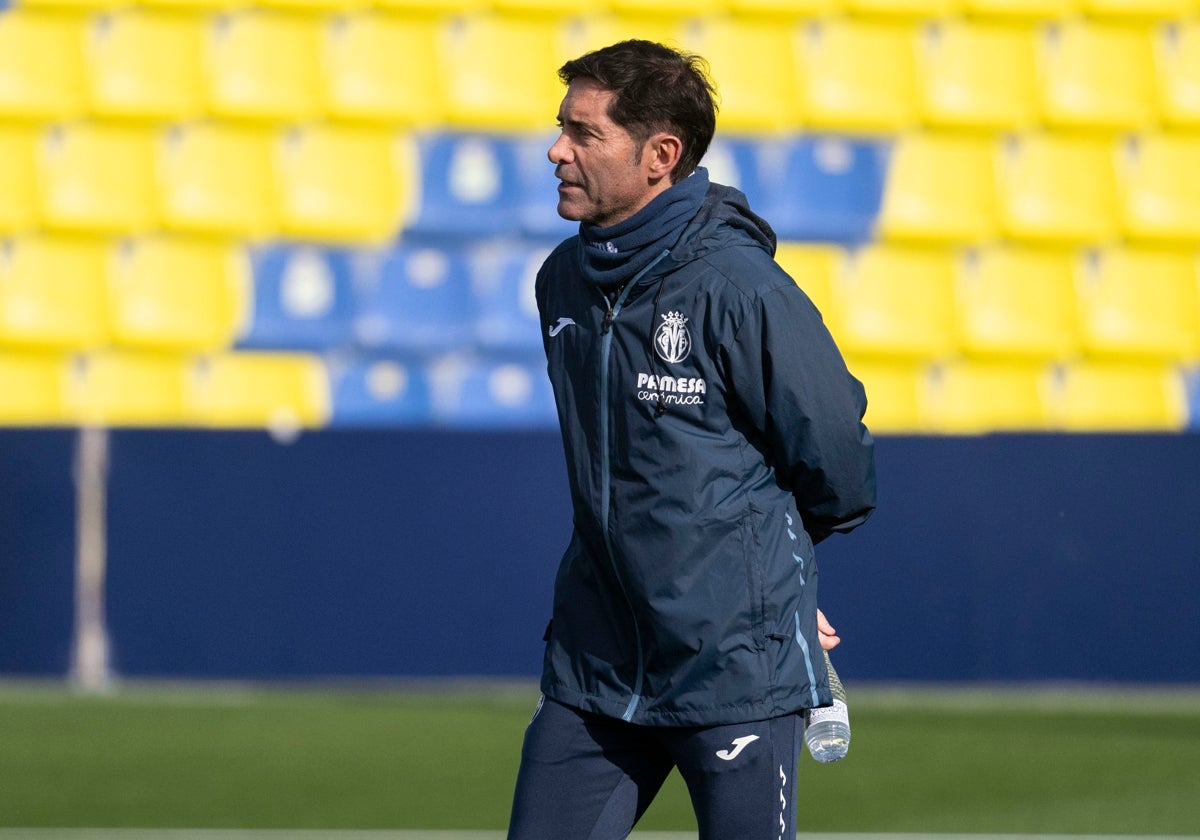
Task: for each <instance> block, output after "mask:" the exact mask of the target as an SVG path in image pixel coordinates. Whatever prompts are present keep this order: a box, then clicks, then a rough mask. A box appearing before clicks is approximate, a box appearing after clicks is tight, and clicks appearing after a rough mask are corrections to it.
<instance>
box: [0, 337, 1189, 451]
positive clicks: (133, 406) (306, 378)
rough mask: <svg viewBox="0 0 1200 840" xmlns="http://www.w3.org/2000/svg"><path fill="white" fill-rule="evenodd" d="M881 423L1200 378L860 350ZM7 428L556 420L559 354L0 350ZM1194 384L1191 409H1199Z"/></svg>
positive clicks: (1098, 401) (1007, 412)
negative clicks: (868, 355) (549, 358)
mask: <svg viewBox="0 0 1200 840" xmlns="http://www.w3.org/2000/svg"><path fill="white" fill-rule="evenodd" d="M847 361H848V364H849V365H850V369H851V370H852V372H853V373H854V374H855V375H856V376H858V377H859V378H860V379H861V380H862V381H863V383H864V385H865V387H866V389H867V393H868V395H869V400H870V405H869V407H868V410H867V422H868V424H869V425H870V427H871V428H872V429H873V430H874V431H875V432H877V433H881V434H891V433H933V434H978V433H982V432H988V431H1068V432H1081V431H1092V432H1096V431H1135V430H1136V431H1181V430H1183V429H1185V428H1188V426H1189V423H1190V425H1191V427H1192V428H1194V429H1197V430H1200V377H1198V376H1197V375H1196V374H1197V371H1195V370H1193V371H1191V373H1190V374H1189V373H1187V372H1186V371H1184V370H1182V369H1180V368H1178V367H1177V366H1174V365H1170V364H1156V363H1151V362H1141V363H1129V362H1095V361H1077V362H1073V363H1070V364H1066V365H1036V364H1023V363H1017V362H992V361H975V360H966V359H958V360H954V361H951V362H946V363H938V364H922V363H916V362H904V361H890V362H889V361H881V360H878V359H857V358H855V357H853V356H850V357H847ZM0 386H2V387H0V426H3V425H39V426H40V425H63V424H66V425H77V424H99V425H106V426H123V427H129V426H153V427H165V426H175V427H179V426H183V427H198V428H244V427H251V428H268V429H271V430H272V431H274V432H277V433H279V434H281V435H290V434H293V433H295V432H297V431H299V430H300V429H307V428H321V427H327V426H332V427H345V428H353V427H364V426H374V427H406V426H449V427H458V428H462V427H489V428H551V427H553V426H554V425H555V423H556V415H555V409H554V402H553V396H552V394H551V393H550V386H549V382H548V380H547V378H546V375H545V365H544V362H542V363H538V362H534V361H531V360H529V359H527V358H521V357H514V358H505V357H503V356H496V355H489V356H479V355H472V354H468V353H451V354H446V355H441V356H432V357H429V356H427V357H417V358H409V357H405V356H401V355H387V354H380V355H371V354H360V355H355V356H346V357H342V356H338V355H331V356H325V357H322V356H317V355H312V354H297V353H293V354H277V353H263V352H249V351H242V352H235V353H218V354H208V355H202V356H186V355H177V354H162V353H149V352H135V351H112V350H110V351H102V352H97V353H91V354H87V355H82V356H60V355H49V354H20V353H10V352H0ZM1189 389H1190V407H1189ZM1189 417H1190V420H1189Z"/></svg>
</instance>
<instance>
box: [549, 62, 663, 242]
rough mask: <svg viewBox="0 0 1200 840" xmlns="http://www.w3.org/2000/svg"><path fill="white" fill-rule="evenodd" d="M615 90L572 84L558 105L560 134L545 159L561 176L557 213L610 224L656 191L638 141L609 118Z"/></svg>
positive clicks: (590, 83)
mask: <svg viewBox="0 0 1200 840" xmlns="http://www.w3.org/2000/svg"><path fill="white" fill-rule="evenodd" d="M614 96H615V93H614V92H613V91H611V90H609V89H607V88H605V87H603V86H601V85H600V84H599V83H598V82H596V81H595V80H593V79H587V78H578V79H575V80H574V81H572V82H571V84H570V86H569V87H568V89H567V95H566V96H565V97H564V98H563V101H562V105H561V106H560V108H559V113H558V121H559V126H560V128H561V134H560V135H559V137H558V139H557V140H556V141H555V143H554V145H553V146H551V147H550V150H549V152H548V157H549V158H550V160H551V162H553V163H554V164H555V170H554V174H555V176H556V177H557V178H558V179H559V181H560V184H559V187H558V214H559V215H560V216H562V217H563V218H564V219H568V220H570V221H580V222H586V223H588V224H592V225H596V226H599V227H609V226H611V225H614V224H616V223H617V222H620V221H624V220H625V219H627V218H629V217H630V216H632V215H633V214H634V213H636V212H637V211H638V210H640V209H641V208H642V207H644V206H645V205H646V204H647V203H649V201H650V199H651V198H653V196H654V194H655V192H656V190H655V189H654V187H653V185H652V183H651V182H650V180H649V178H648V176H647V173H646V172H645V169H644V167H643V166H642V157H643V154H642V152H643V149H642V144H641V143H639V142H637V141H636V140H635V139H634V138H633V136H632V135H630V133H629V132H628V131H627V130H626V129H624V128H623V127H621V126H619V125H617V124H616V123H615V122H613V121H612V119H611V118H610V117H609V116H608V108H609V105H610V104H611V102H612V99H613V97H614Z"/></svg>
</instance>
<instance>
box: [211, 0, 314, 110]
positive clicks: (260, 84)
mask: <svg viewBox="0 0 1200 840" xmlns="http://www.w3.org/2000/svg"><path fill="white" fill-rule="evenodd" d="M207 44H208V50H207V55H206V67H207V68H208V74H207V93H208V107H209V109H210V111H211V112H212V113H213V114H216V115H217V116H221V117H227V118H234V119H251V120H266V121H277V122H287V121H303V120H311V119H315V118H317V117H319V116H321V104H322V97H321V69H320V63H319V62H318V60H317V57H318V56H319V55H320V52H321V29H320V18H319V17H316V16H308V15H297V14H289V13H286V12H278V11H268V10H259V9H248V10H244V11H238V12H234V13H232V14H229V15H220V16H216V17H214V18H213V19H212V23H211V24H210V26H209V30H208V39H207Z"/></svg>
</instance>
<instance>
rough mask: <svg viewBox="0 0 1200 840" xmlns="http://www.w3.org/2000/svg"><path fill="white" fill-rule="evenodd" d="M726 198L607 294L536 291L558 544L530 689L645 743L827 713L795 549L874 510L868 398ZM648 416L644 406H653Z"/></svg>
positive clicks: (551, 276) (576, 270) (770, 241)
mask: <svg viewBox="0 0 1200 840" xmlns="http://www.w3.org/2000/svg"><path fill="white" fill-rule="evenodd" d="M774 250H775V236H774V234H773V233H772V232H771V229H770V227H769V226H768V225H767V224H766V223H765V222H763V221H762V220H761V219H760V218H758V217H757V216H755V215H754V214H753V213H751V212H750V210H749V208H748V207H747V206H746V204H745V198H744V197H743V196H742V194H741V193H740V192H738V191H737V190H734V189H732V188H729V187H723V186H720V185H717V184H713V185H711V186H710V188H709V190H708V193H707V196H706V198H705V200H704V203H703V205H702V207H701V209H700V211H699V212H698V214H697V215H696V217H695V219H693V220H692V222H691V223H690V224H689V225H688V227H687V228H686V229H685V231H684V233H683V235H682V237H681V239H680V241H679V242H678V243H677V244H676V245H675V246H674V247H673V248H671V249H670V250H669V253H665V254H661V255H660V256H661V259H659V260H658V261H657V262H656V263H655V264H654V265H653V266H652V267H651V268H650V269H649V270H648V271H647V272H646V273H645V274H644V275H643V276H641V277H639V278H637V279H636V280H634V281H631V282H629V283H627V284H626V285H625V286H623V287H620V288H619V289H611V290H609V291H608V292H607V293H606V292H605V290H603V289H601V288H599V287H597V286H596V285H594V284H592V283H590V282H589V281H587V280H586V279H584V276H583V274H582V272H581V270H580V256H579V240H578V237H572V238H571V239H568V240H566V241H565V242H563V243H562V244H561V245H560V246H559V247H558V248H557V249H556V250H555V251H554V252H553V253H552V254H551V255H550V256H549V257H548V258H547V260H546V262H545V264H544V265H543V267H542V269H541V271H540V273H539V274H538V278H537V301H538V308H539V310H540V312H541V321H542V338H543V341H544V343H545V348H546V357H547V363H548V370H549V374H550V379H551V381H552V382H553V385H554V393H555V396H556V399H557V402H558V414H559V421H560V423H561V426H562V437H563V445H564V448H565V452H566V462H567V474H568V478H569V482H570V489H571V496H572V502H573V506H574V532H573V534H572V538H571V542H570V545H569V546H568V547H567V550H566V552H565V554H564V556H563V558H562V562H561V565H560V566H559V570H558V574H557V577H556V580H555V587H554V610H553V620H552V622H551V626H550V630H549V632H548V634H547V648H546V656H545V667H544V672H543V677H542V690H543V692H544V693H545V694H546V695H547V696H548V697H551V698H553V699H555V700H558V701H560V702H563V703H566V704H568V705H571V706H575V707H578V708H582V709H586V710H589V711H592V712H598V713H601V714H605V715H609V716H612V717H618V718H624V719H625V720H629V721H632V722H634V723H643V724H652V725H678V726H692V725H705V726H706V725H714V724H724V723H738V722H744V721H750V720H762V719H766V718H769V717H774V716H777V715H781V714H786V713H789V712H794V711H798V710H800V709H804V708H810V707H815V706H822V705H828V704H829V703H830V702H831V697H830V694H829V687H828V681H827V677H826V671H825V666H824V661H823V658H822V656H821V650H820V646H819V644H818V641H817V630H816V608H817V565H816V561H815V559H814V555H813V545H814V544H815V543H817V542H820V541H821V540H822V539H824V538H825V537H826V536H828V535H829V534H830V533H832V532H834V531H848V530H850V529H851V528H854V527H855V526H857V525H859V524H861V523H862V522H863V521H864V520H865V519H866V518H867V516H868V515H869V514H870V512H871V510H872V509H873V508H874V504H875V471H874V456H873V441H872V439H871V436H870V434H869V432H868V431H867V429H866V427H865V426H863V424H862V416H863V412H864V411H865V409H866V399H865V396H864V393H863V389H862V386H861V385H860V384H859V382H858V381H857V380H855V379H854V378H853V377H852V376H851V375H850V374H849V373H848V372H847V370H846V366H845V364H844V362H843V361H842V357H841V354H840V353H839V352H838V349H837V347H836V346H835V345H834V342H833V340H832V338H831V337H830V335H829V332H828V331H827V330H826V328H825V326H824V324H823V323H822V320H821V316H820V315H819V314H818V312H817V310H816V309H815V308H814V307H813V305H812V303H811V302H810V301H809V300H808V298H807V297H806V296H805V295H804V293H803V292H802V291H801V290H800V288H799V287H798V286H797V285H796V283H795V282H794V281H793V280H792V278H791V277H789V276H788V275H787V274H786V273H785V272H784V271H783V270H782V269H781V268H780V267H779V266H778V265H777V264H776V263H775V261H774V259H773V254H774ZM660 402H661V404H662V406H663V409H659V408H658V406H659V404H660Z"/></svg>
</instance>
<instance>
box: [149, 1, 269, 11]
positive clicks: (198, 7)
mask: <svg viewBox="0 0 1200 840" xmlns="http://www.w3.org/2000/svg"><path fill="white" fill-rule="evenodd" d="M137 5H139V6H143V7H146V8H151V9H164V10H169V11H175V12H203V13H217V12H228V11H232V10H234V9H244V8H246V7H248V6H252V5H254V4H253V3H252V2H247V0H138V4H137Z"/></svg>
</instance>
